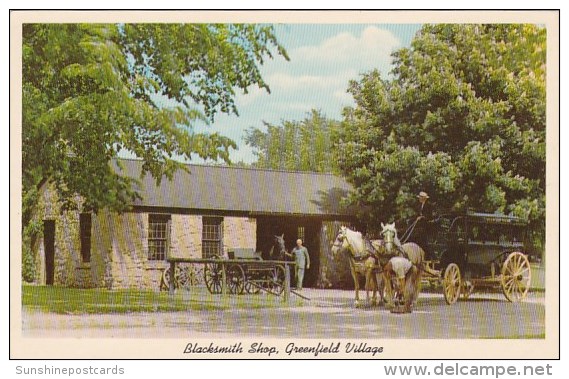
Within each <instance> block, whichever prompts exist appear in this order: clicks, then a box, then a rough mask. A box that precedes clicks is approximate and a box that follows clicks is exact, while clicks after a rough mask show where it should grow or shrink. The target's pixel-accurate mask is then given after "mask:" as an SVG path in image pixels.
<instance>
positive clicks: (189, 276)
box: [160, 266, 195, 290]
mask: <svg viewBox="0 0 569 379" xmlns="http://www.w3.org/2000/svg"><path fill="white" fill-rule="evenodd" d="M194 276H195V274H194V273H193V270H191V269H190V268H189V267H180V266H176V271H175V272H174V288H175V289H178V288H184V289H188V288H189V287H190V286H191V285H192V283H193V281H195V278H193V277H194ZM160 288H161V289H165V290H169V289H170V267H168V268H166V270H164V271H162V283H161V285H160Z"/></svg>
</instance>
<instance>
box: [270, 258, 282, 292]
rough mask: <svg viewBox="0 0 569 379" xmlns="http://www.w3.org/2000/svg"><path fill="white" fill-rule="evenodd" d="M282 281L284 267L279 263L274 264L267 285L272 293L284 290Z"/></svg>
mask: <svg viewBox="0 0 569 379" xmlns="http://www.w3.org/2000/svg"><path fill="white" fill-rule="evenodd" d="M284 282H285V268H284V267H283V266H281V265H278V266H275V269H274V270H273V271H272V272H271V281H270V284H269V287H270V288H271V290H272V291H273V292H274V293H276V294H278V295H280V294H281V293H283V291H284Z"/></svg>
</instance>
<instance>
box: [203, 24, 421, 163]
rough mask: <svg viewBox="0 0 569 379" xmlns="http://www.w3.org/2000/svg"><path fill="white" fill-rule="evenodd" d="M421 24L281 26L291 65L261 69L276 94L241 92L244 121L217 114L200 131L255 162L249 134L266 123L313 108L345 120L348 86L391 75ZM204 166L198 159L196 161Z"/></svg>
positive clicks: (275, 63)
mask: <svg viewBox="0 0 569 379" xmlns="http://www.w3.org/2000/svg"><path fill="white" fill-rule="evenodd" d="M420 27H421V25H418V24H278V25H275V32H276V35H277V38H278V40H279V41H280V42H281V44H282V45H283V46H284V47H285V48H286V50H287V52H288V54H289V57H290V61H286V60H285V59H284V58H282V57H281V56H278V55H277V56H275V57H274V59H273V60H268V61H266V62H265V64H264V65H263V66H262V74H263V78H264V79H265V81H266V82H267V83H268V85H269V87H270V89H271V93H270V94H268V93H267V92H266V91H265V90H259V89H257V88H250V89H249V93H248V94H247V95H244V94H241V93H239V94H238V95H237V96H236V105H237V108H238V111H239V117H237V116H227V115H221V114H218V115H217V116H216V118H215V121H214V122H213V123H212V124H211V125H209V126H207V127H203V126H198V127H197V128H196V130H197V131H198V130H199V131H207V132H218V133H220V134H222V135H225V136H227V137H230V138H231V139H233V140H234V141H235V142H236V143H237V145H238V150H231V155H230V158H231V160H232V161H233V162H238V161H244V162H247V163H250V162H253V161H254V160H255V157H254V155H253V154H252V150H251V148H250V147H249V146H247V145H246V144H245V142H244V141H243V137H244V136H245V130H247V129H248V128H251V127H256V128H260V129H263V121H266V122H268V123H271V124H277V125H278V124H280V122H281V121H282V120H302V119H303V118H304V117H305V116H306V115H307V114H308V112H310V110H311V109H313V108H314V109H320V110H321V111H322V113H323V114H324V115H325V116H327V117H329V118H335V119H340V117H341V111H342V109H343V107H345V106H348V105H352V104H353V100H352V98H351V96H350V95H349V94H348V93H346V88H347V86H348V81H349V80H351V79H357V78H358V77H359V75H360V74H361V73H364V72H366V71H369V70H371V69H374V68H378V69H379V70H381V72H382V73H383V74H384V75H387V74H388V73H389V71H390V70H391V56H390V55H391V53H392V52H393V51H394V50H397V49H399V48H401V47H404V46H409V44H410V42H411V39H412V38H413V36H414V35H415V33H416V32H417V31H418V30H419V29H420ZM194 162H196V163H197V162H199V159H196V160H194Z"/></svg>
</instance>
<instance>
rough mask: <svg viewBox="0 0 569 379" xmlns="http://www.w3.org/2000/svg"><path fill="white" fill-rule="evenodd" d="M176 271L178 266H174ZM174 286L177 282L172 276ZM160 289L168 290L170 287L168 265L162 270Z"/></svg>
mask: <svg viewBox="0 0 569 379" xmlns="http://www.w3.org/2000/svg"><path fill="white" fill-rule="evenodd" d="M176 271H178V267H176ZM174 288H178V282H177V281H176V278H175V277H174ZM160 289H161V290H166V291H168V290H169V289H170V267H168V268H167V269H165V270H164V271H162V282H161V283H160Z"/></svg>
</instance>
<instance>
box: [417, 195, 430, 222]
mask: <svg viewBox="0 0 569 379" xmlns="http://www.w3.org/2000/svg"><path fill="white" fill-rule="evenodd" d="M417 199H419V203H421V211H420V212H419V217H427V216H430V215H426V214H424V213H423V212H424V211H426V210H427V209H425V203H426V202H427V200H428V199H429V195H427V193H426V192H423V191H421V192H419V194H418V195H417Z"/></svg>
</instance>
